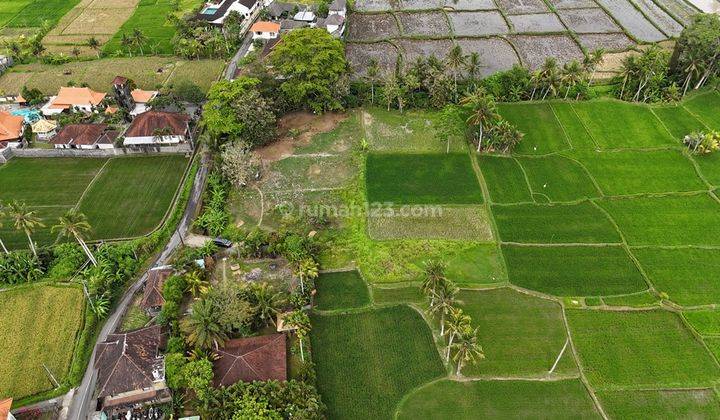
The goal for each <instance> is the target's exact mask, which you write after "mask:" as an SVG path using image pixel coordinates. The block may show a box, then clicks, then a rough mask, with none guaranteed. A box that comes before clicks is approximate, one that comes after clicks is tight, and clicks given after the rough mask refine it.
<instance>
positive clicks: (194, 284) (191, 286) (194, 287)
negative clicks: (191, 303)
mask: <svg viewBox="0 0 720 420" xmlns="http://www.w3.org/2000/svg"><path fill="white" fill-rule="evenodd" d="M209 290H210V283H208V282H207V281H206V280H205V279H203V278H202V276H201V275H200V273H199V272H198V271H191V272H189V273H187V274H186V275H185V291H186V292H188V293H190V294H191V295H192V296H193V297H195V298H196V297H198V296H200V295H204V294H206V293H207V292H208V291H209Z"/></svg>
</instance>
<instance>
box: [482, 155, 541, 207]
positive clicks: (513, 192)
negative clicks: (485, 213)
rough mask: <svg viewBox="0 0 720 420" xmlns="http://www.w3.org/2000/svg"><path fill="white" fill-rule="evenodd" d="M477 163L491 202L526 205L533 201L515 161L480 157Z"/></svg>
mask: <svg viewBox="0 0 720 420" xmlns="http://www.w3.org/2000/svg"><path fill="white" fill-rule="evenodd" d="M478 163H479V164H480V170H481V171H482V173H483V177H484V178H485V182H486V183H487V187H488V191H489V192H490V201H491V202H493V203H526V202H532V201H533V198H532V195H531V193H530V187H529V186H528V183H527V181H526V180H525V176H524V175H523V171H522V167H521V166H520V164H519V163H518V162H517V161H516V160H515V159H512V158H506V157H497V156H480V157H478Z"/></svg>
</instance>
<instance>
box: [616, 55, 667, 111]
mask: <svg viewBox="0 0 720 420" xmlns="http://www.w3.org/2000/svg"><path fill="white" fill-rule="evenodd" d="M669 59H670V53H669V52H667V51H665V50H663V49H662V48H660V47H659V46H657V45H653V46H651V47H650V48H648V49H646V50H644V51H643V52H642V53H641V54H639V55H638V54H630V55H628V56H626V57H625V58H624V59H623V61H622V67H621V69H620V73H619V74H618V76H617V77H616V79H615V81H616V82H617V85H616V86H617V87H616V95H617V97H618V98H619V99H622V100H624V101H634V102H657V101H661V100H671V101H672V100H678V99H680V97H681V92H680V88H679V87H678V85H677V84H676V83H675V82H673V81H671V80H670V79H669V78H668V72H669V69H670V68H669Z"/></svg>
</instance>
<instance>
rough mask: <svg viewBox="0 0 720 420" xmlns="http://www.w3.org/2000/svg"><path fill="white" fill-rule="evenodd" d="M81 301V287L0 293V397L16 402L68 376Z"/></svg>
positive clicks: (81, 310) (80, 320)
mask: <svg viewBox="0 0 720 420" xmlns="http://www.w3.org/2000/svg"><path fill="white" fill-rule="evenodd" d="M84 304H85V300H84V297H83V293H82V290H81V289H80V288H79V287H56V286H47V285H33V286H30V287H22V288H18V289H12V290H8V291H4V292H0V326H1V327H2V328H0V341H2V343H3V346H2V347H1V348H0V360H2V361H3V374H2V375H0V395H7V396H10V395H11V396H13V398H15V399H20V398H22V397H26V396H29V395H33V394H37V393H39V392H42V391H47V390H50V389H52V388H53V384H52V382H50V379H49V378H48V376H47V373H46V372H45V369H44V368H43V364H44V365H45V366H47V367H48V369H50V371H51V372H52V373H53V375H54V376H55V378H56V379H57V380H58V382H62V381H63V380H64V379H65V376H66V375H67V373H68V369H69V367H70V362H71V359H72V355H73V349H74V346H75V340H76V334H77V332H78V330H79V329H80V327H81V325H82V317H83V307H84Z"/></svg>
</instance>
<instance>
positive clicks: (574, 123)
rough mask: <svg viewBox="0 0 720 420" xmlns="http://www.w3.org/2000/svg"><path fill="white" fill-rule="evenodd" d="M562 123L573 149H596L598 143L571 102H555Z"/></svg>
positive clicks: (555, 109) (554, 108)
mask: <svg viewBox="0 0 720 420" xmlns="http://www.w3.org/2000/svg"><path fill="white" fill-rule="evenodd" d="M551 106H552V108H553V110H554V111H555V116H556V117H557V119H558V121H560V124H561V125H562V126H563V129H564V130H565V134H566V135H567V137H568V139H569V140H570V144H571V145H572V147H573V149H579V150H585V149H587V150H595V149H597V147H598V146H597V144H595V140H594V139H593V138H592V136H591V135H590V133H588V131H587V130H586V129H585V125H583V122H582V120H580V118H579V117H578V115H577V113H575V110H574V109H573V106H572V104H571V103H569V102H555V103H553V104H552V105H551Z"/></svg>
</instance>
